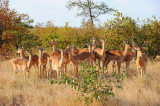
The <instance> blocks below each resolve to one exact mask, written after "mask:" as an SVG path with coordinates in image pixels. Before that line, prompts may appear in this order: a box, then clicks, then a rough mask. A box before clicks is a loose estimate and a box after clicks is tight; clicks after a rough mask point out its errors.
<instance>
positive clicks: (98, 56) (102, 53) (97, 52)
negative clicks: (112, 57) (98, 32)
mask: <svg viewBox="0 0 160 106" xmlns="http://www.w3.org/2000/svg"><path fill="white" fill-rule="evenodd" d="M101 42H102V49H100V48H96V49H95V57H96V59H98V71H99V69H100V60H102V63H103V65H102V68H103V74H104V64H105V58H106V53H105V46H106V42H107V39H106V40H101Z"/></svg>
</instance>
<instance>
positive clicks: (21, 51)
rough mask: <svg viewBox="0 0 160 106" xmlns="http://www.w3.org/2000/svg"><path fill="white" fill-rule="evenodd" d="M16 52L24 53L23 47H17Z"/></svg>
mask: <svg viewBox="0 0 160 106" xmlns="http://www.w3.org/2000/svg"><path fill="white" fill-rule="evenodd" d="M16 53H18V54H21V53H24V48H23V47H21V48H19V49H18V50H17V52H16Z"/></svg>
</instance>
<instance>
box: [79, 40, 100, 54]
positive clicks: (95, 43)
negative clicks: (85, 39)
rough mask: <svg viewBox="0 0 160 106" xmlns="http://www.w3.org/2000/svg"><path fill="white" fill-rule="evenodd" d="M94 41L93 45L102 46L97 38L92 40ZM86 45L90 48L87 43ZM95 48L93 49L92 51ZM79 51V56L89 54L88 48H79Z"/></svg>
mask: <svg viewBox="0 0 160 106" xmlns="http://www.w3.org/2000/svg"><path fill="white" fill-rule="evenodd" d="M92 39H93V42H92V45H95V46H96V45H100V42H99V41H98V40H97V39H96V38H92ZM86 45H87V46H88V43H86ZM93 48H94V46H93V47H92V49H93ZM77 50H78V54H80V53H82V52H89V49H88V48H83V49H81V48H77Z"/></svg>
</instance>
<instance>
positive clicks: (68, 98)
mask: <svg viewBox="0 0 160 106" xmlns="http://www.w3.org/2000/svg"><path fill="white" fill-rule="evenodd" d="M111 66H112V64H109V67H108V69H109V74H110V73H111V72H112V67H111ZM123 69H124V65H122V70H123ZM70 71H71V70H70ZM128 74H129V78H128V79H127V78H126V79H125V80H124V81H123V82H121V83H122V87H123V89H118V88H114V93H115V96H114V97H110V101H107V100H105V99H104V100H100V101H96V100H94V101H93V103H92V104H90V105H92V106H103V105H109V106H112V105H113V106H115V105H118V106H124V105H131V106H132V105H133V106H134V105H150V106H154V105H160V62H159V61H154V62H151V61H149V62H148V65H147V70H146V74H145V75H144V76H143V77H140V76H137V72H136V65H135V61H134V60H133V61H132V63H131V65H130V70H129V71H128ZM8 105H9V106H18V105H20V106H24V105H25V106H35V105H37V106H84V105H86V104H85V101H84V99H83V98H82V96H81V94H80V92H78V91H77V90H76V89H74V88H71V87H70V86H69V85H67V84H64V85H63V84H61V85H59V84H57V83H56V84H50V82H49V80H48V79H39V78H38V76H37V70H36V69H34V68H32V69H31V75H30V78H29V79H26V80H24V78H23V73H22V72H19V73H18V74H17V75H16V76H13V68H12V64H11V62H10V61H0V106H8Z"/></svg>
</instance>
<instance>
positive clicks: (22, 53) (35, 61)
mask: <svg viewBox="0 0 160 106" xmlns="http://www.w3.org/2000/svg"><path fill="white" fill-rule="evenodd" d="M16 53H19V54H20V58H21V59H27V60H29V56H25V55H24V49H23V47H22V48H19V49H18V51H17V52H16ZM38 59H39V57H38V56H37V55H32V58H31V65H30V68H31V67H32V66H35V65H36V66H37V68H38Z"/></svg>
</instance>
